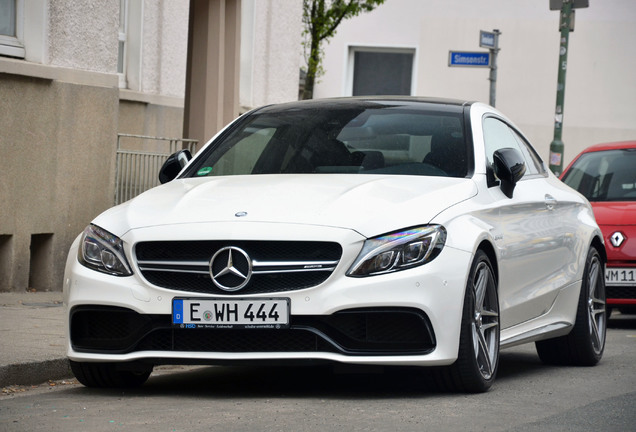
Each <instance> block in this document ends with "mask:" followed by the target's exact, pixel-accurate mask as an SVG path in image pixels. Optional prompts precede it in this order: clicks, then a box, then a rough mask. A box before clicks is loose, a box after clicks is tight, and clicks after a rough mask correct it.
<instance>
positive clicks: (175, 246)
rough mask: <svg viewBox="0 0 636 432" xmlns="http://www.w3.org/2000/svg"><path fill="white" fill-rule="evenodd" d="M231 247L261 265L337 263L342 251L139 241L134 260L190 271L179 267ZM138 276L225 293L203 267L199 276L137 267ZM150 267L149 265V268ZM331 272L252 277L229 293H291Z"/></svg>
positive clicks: (305, 245)
mask: <svg viewBox="0 0 636 432" xmlns="http://www.w3.org/2000/svg"><path fill="white" fill-rule="evenodd" d="M226 246H235V247H238V248H240V249H242V250H244V251H245V252H246V253H247V254H248V255H249V256H250V258H251V259H252V260H254V261H262V262H270V263H271V262H274V263H275V262H289V261H295V262H297V261H302V262H309V263H311V262H320V261H333V262H337V261H338V260H340V256H341V255H342V248H341V247H340V245H339V244H338V243H332V242H300V241H289V242H282V241H262V242H261V241H232V242H229V241H170V242H141V243H138V244H137V245H136V247H135V254H136V258H137V261H141V262H144V261H150V262H152V261H159V262H174V263H175V267H180V269H184V270H189V271H190V270H193V268H192V266H189V267H188V266H180V265H179V263H184V262H202V263H208V262H209V261H210V259H211V258H212V256H213V255H214V254H215V253H216V252H217V251H218V250H219V249H222V248H223V247H226ZM140 267H141V274H142V275H143V276H144V277H145V278H146V280H148V282H150V283H151V284H153V285H157V286H160V287H163V288H169V289H174V290H180V291H188V292H195V293H209V294H226V295H227V294H228V292H227V291H224V290H221V289H220V288H218V287H217V286H216V285H215V284H214V283H213V281H212V278H211V277H210V275H209V274H208V273H207V266H206V265H204V266H203V267H201V268H200V269H199V270H200V273H194V272H183V271H159V270H157V269H151V268H144V266H141V265H140ZM149 267H152V266H149ZM331 271H332V270H322V271H315V269H301V270H300V271H293V272H280V273H271V274H256V273H255V274H253V276H252V278H251V279H250V281H249V283H248V285H247V286H245V287H244V288H242V289H241V290H240V291H236V292H233V293H229V294H240V295H246V294H259V293H275V292H282V291H292V290H299V289H304V288H310V287H313V286H316V285H319V284H321V283H322V282H324V281H325V280H327V278H328V277H329V276H330V275H331Z"/></svg>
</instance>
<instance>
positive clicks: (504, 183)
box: [492, 148, 526, 198]
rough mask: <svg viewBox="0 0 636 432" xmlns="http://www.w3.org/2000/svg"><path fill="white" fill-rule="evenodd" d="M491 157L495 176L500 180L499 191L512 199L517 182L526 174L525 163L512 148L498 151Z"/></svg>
mask: <svg viewBox="0 0 636 432" xmlns="http://www.w3.org/2000/svg"><path fill="white" fill-rule="evenodd" d="M492 156H493V165H494V170H495V175H496V176H497V177H498V178H499V180H501V191H502V192H503V193H504V195H506V196H507V197H508V198H512V192H513V191H514V190H515V186H516V185H517V182H518V181H519V180H520V179H521V177H523V175H524V174H525V173H526V162H525V160H524V159H523V156H522V155H521V153H519V150H517V149H514V148H502V149H499V150H497V151H495V153H494V154H493V155H492Z"/></svg>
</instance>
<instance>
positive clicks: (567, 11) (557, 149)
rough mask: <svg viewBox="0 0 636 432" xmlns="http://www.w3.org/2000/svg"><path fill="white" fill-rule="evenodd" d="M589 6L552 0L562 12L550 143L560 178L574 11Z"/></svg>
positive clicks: (552, 5)
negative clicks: (567, 74)
mask: <svg viewBox="0 0 636 432" xmlns="http://www.w3.org/2000/svg"><path fill="white" fill-rule="evenodd" d="M588 6H589V0H550V9H551V10H559V11H560V20H559V31H560V32H561V41H560V48H559V74H558V77H557V94H556V109H555V113H554V139H553V140H552V142H551V143H550V170H551V171H552V172H553V173H554V174H555V175H556V176H559V175H561V173H562V172H563V152H564V149H565V145H564V144H563V141H562V140H561V138H562V136H563V105H564V102H565V73H566V72H567V65H568V63H567V61H568V42H569V38H570V31H574V9H575V8H584V7H588Z"/></svg>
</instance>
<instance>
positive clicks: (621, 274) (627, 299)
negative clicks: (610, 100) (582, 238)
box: [561, 141, 636, 313]
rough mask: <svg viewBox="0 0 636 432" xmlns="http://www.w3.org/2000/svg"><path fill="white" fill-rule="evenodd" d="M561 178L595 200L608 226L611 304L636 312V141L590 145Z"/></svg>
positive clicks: (607, 274)
mask: <svg viewBox="0 0 636 432" xmlns="http://www.w3.org/2000/svg"><path fill="white" fill-rule="evenodd" d="M561 180H563V181H564V182H565V183H566V184H567V185H569V186H570V187H572V188H574V189H576V190H578V191H579V192H580V193H581V194H583V195H585V197H586V198H587V199H588V200H589V201H590V202H591V203H592V207H593V208H594V215H595V216H596V222H597V223H598V225H599V226H600V227H601V230H602V231H603V237H605V248H606V250H607V267H606V269H605V286H606V294H607V307H608V310H609V309H612V308H617V309H619V310H620V311H621V312H622V313H636V141H624V142H615V143H607V144H597V145H594V146H591V147H588V148H587V149H585V150H584V151H583V152H581V153H580V154H579V155H578V156H577V157H576V158H575V159H574V160H573V161H572V163H571V164H570V165H569V166H568V167H567V168H566V169H565V171H564V172H563V174H562V175H561Z"/></svg>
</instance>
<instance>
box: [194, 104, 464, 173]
mask: <svg viewBox="0 0 636 432" xmlns="http://www.w3.org/2000/svg"><path fill="white" fill-rule="evenodd" d="M463 131H464V127H463V119H462V114H461V110H456V112H444V111H435V112H431V111H424V110H422V109H414V108H409V107H403V106H397V107H396V106H387V105H371V106H359V105H353V106H345V107H342V106H338V105H335V106H330V107H329V108H327V107H324V106H320V107H315V106H312V105H309V106H308V107H307V108H304V107H303V108H298V105H296V106H295V107H294V108H293V109H282V110H272V109H270V110H267V109H265V110H262V111H259V112H256V113H253V114H249V115H247V116H245V117H244V118H243V119H241V120H239V122H238V124H237V125H236V126H234V127H233V128H232V130H231V131H230V132H229V133H226V134H225V136H223V137H221V139H219V140H217V142H216V143H213V145H211V146H209V147H208V148H207V149H206V150H205V152H206V153H205V154H202V155H201V157H199V158H197V160H196V161H194V162H193V164H192V166H191V167H190V168H189V169H188V170H187V171H186V172H185V174H184V176H186V177H202V176H228V175H253V174H287V173H289V174H292V173H293V174H298V173H319V174H329V173H347V174H402V175H425V176H448V177H465V176H466V175H467V172H468V168H467V160H468V157H467V155H468V150H467V144H466V140H465V138H464V133H463Z"/></svg>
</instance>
